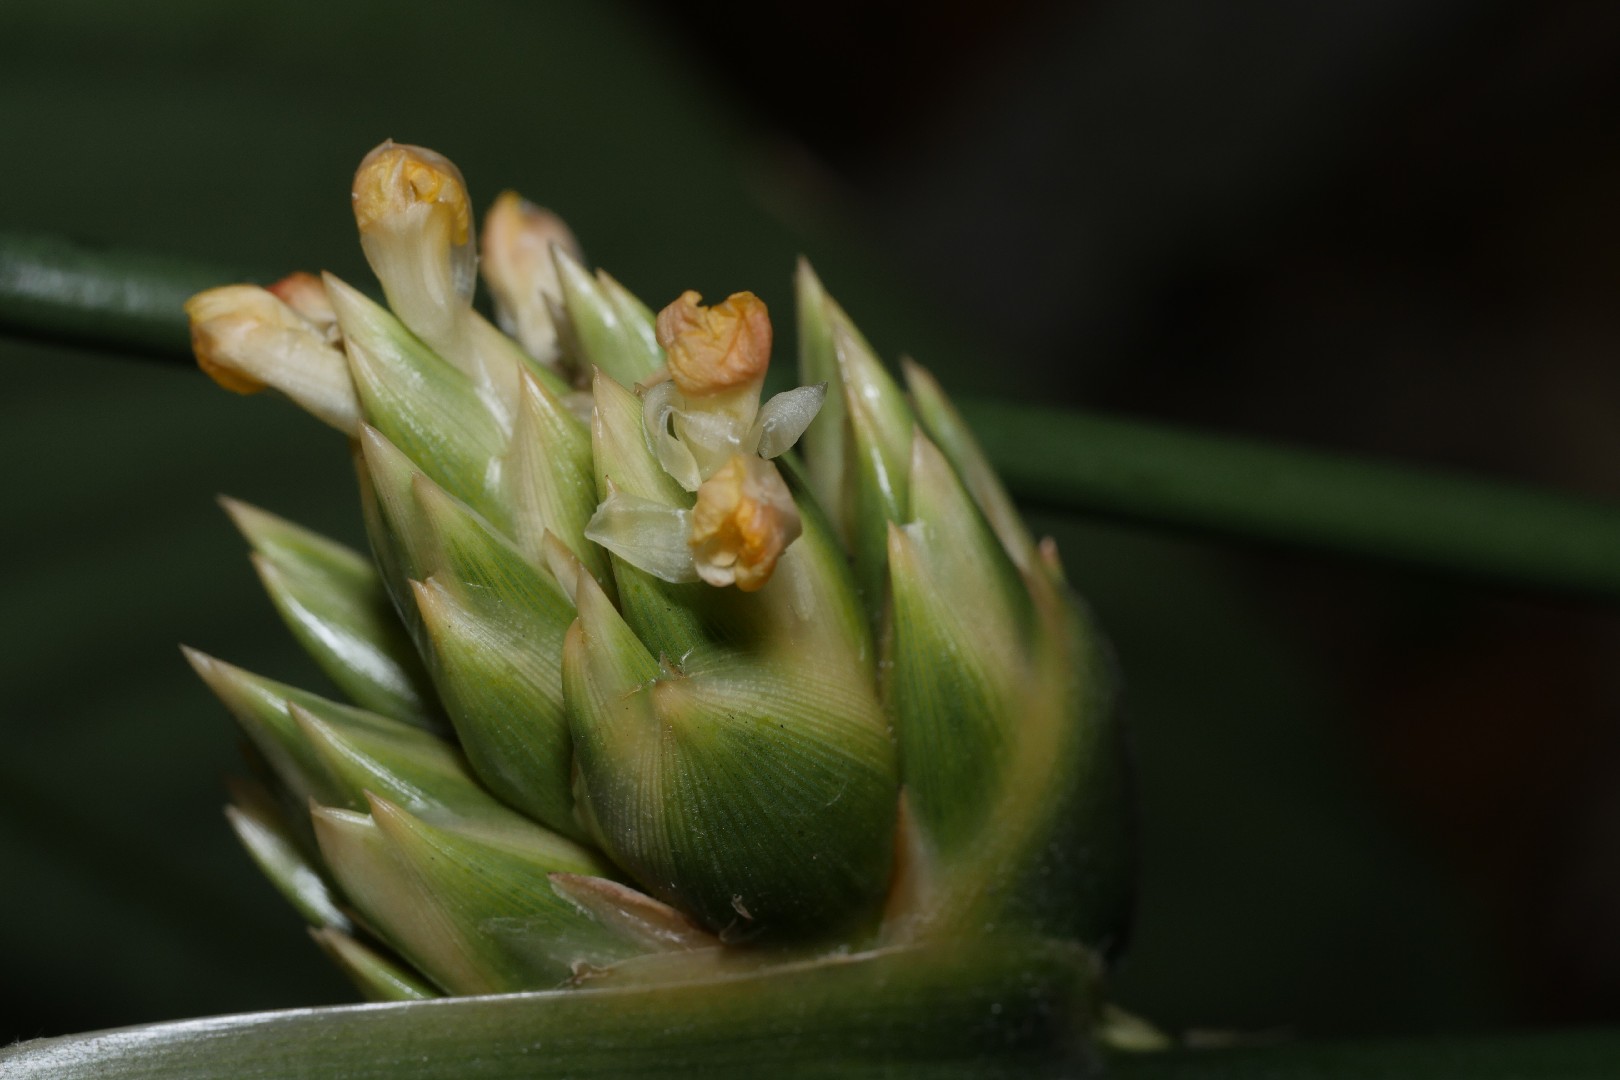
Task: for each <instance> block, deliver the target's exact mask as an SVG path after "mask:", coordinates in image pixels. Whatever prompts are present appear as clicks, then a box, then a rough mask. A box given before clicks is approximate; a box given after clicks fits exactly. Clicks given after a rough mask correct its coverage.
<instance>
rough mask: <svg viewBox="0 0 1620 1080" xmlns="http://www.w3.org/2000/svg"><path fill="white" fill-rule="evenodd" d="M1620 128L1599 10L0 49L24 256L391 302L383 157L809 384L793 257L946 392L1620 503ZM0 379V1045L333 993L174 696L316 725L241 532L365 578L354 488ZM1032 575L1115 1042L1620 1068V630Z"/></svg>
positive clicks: (1307, 565) (1265, 8) (657, 13)
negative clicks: (1116, 931)
mask: <svg viewBox="0 0 1620 1080" xmlns="http://www.w3.org/2000/svg"><path fill="white" fill-rule="evenodd" d="M1617 116H1620V8H1617V7H1615V6H1613V5H1606V4H1602V3H1576V2H1566V0H1551V2H1547V0H1543V2H1529V0H1524V2H1518V3H1480V2H1463V0H1355V2H1351V0H1342V2H1338V3H1320V4H1295V3H1283V2H1269V3H1268V2H1260V0H1253V2H1234V3H1228V4H1206V3H1201V2H1198V0H1112V2H1090V3H1077V4H1062V3H1057V2H1055V0H1002V2H1001V3H998V4H994V5H983V4H974V5H967V4H948V3H947V4H940V3H932V4H924V3H902V2H873V0H868V2H864V3H857V2H855V0H822V2H820V3H814V4H797V5H792V6H788V5H783V6H780V7H776V6H766V5H754V4H747V3H742V2H731V3H709V4H690V5H678V6H677V5H668V4H658V3H654V2H652V0H641V2H620V3H601V2H592V0H570V2H553V3H545V4H522V3H517V2H515V0H511V2H502V0H464V2H461V3H458V4H456V5H453V6H452V5H423V6H418V7H409V8H404V9H401V7H400V6H399V5H389V4H381V3H350V4H332V3H316V2H314V0H281V2H278V3H277V4H275V5H253V6H247V5H240V6H238V5H227V4H219V3H213V2H205V0H165V2H163V3H150V4H144V5H138V6H137V5H127V4H123V3H118V2H115V0H102V2H82V3H56V4H50V5H46V4H36V3H32V2H19V0H11V2H8V3H7V4H6V5H5V6H4V7H3V8H0V155H3V156H0V161H3V162H4V166H5V168H4V175H5V187H4V196H3V198H0V229H30V230H43V231H48V232H54V233H62V234H67V235H71V236H74V237H78V238H82V239H87V240H93V241H102V242H108V243H116V244H124V245H132V246H137V247H143V248H149V249H154V250H163V251H170V252H175V253H179V254H185V255H190V256H195V257H199V258H205V259H209V260H212V261H215V262H218V263H221V264H225V265H228V266H237V267H242V268H246V269H247V270H250V271H253V270H258V269H260V268H264V269H268V270H269V271H271V272H280V271H282V270H290V269H294V268H309V269H317V268H322V267H325V268H329V269H332V270H334V271H335V272H337V273H339V274H341V275H343V276H346V277H349V278H352V279H354V280H357V281H364V280H365V279H366V277H365V272H364V267H363V262H362V261H361V258H360V255H359V251H358V246H357V245H356V244H355V243H354V233H353V223H352V219H351V218H350V217H349V214H348V208H347V187H348V179H349V175H350V173H351V172H352V169H353V166H354V164H355V163H356V162H357V161H358V159H359V157H360V156H361V155H362V154H363V153H364V152H365V151H366V150H367V149H368V148H369V147H370V146H371V145H373V144H374V143H376V142H378V141H380V140H381V139H382V138H384V137H394V138H398V139H401V140H405V141H413V142H420V143H424V144H427V145H431V146H434V147H435V148H437V149H439V150H441V151H443V152H445V153H447V154H449V155H450V156H451V157H452V158H454V159H455V160H456V161H457V162H458V163H459V164H460V165H461V166H462V168H463V170H464V172H465V173H466V175H467V176H468V179H469V182H470V184H471V187H472V189H473V194H474V198H475V201H477V202H478V203H479V204H480V205H483V204H487V202H488V201H489V200H490V199H492V198H493V196H494V195H495V193H496V192H497V191H498V190H499V189H500V188H501V187H504V186H514V187H517V188H519V189H520V190H522V191H523V192H524V193H525V194H526V195H528V196H529V197H531V198H533V199H535V200H536V201H540V202H543V203H546V204H548V205H550V206H552V207H553V208H555V209H557V210H558V211H559V212H561V213H562V214H564V215H565V216H566V217H567V218H568V219H569V221H570V222H571V223H572V224H573V226H574V228H575V230H576V232H577V233H578V234H579V235H580V237H581V238H582V240H583V242H584V244H585V247H586V250H587V253H588V254H589V256H590V257H591V258H592V260H593V261H595V262H597V263H599V264H601V265H603V266H606V267H607V268H609V269H610V270H611V271H612V272H613V273H614V274H615V275H616V276H617V277H619V278H620V279H621V280H623V281H624V282H625V283H626V284H628V285H629V286H630V287H631V288H632V289H634V290H635V291H637V292H638V293H639V294H640V295H642V296H643V297H644V298H645V299H646V300H647V301H648V302H649V303H651V304H653V305H654V306H658V305H660V304H662V303H664V302H665V301H667V300H668V299H669V298H671V297H673V296H674V295H676V293H677V292H679V291H680V290H681V289H683V288H687V287H694V288H698V289H700V290H701V291H703V292H705V293H706V294H711V295H714V294H720V295H723V294H724V293H726V292H729V291H732V290H734V289H740V288H751V289H754V290H755V291H757V292H759V293H760V294H761V295H762V296H764V297H765V299H766V300H767V301H768V302H770V303H771V304H772V306H773V309H774V310H775V311H776V313H777V317H778V320H779V324H780V330H779V335H780V340H782V341H784V342H790V341H791V340H792V338H791V332H790V330H789V329H788V325H787V324H788V323H789V322H790V316H789V314H788V312H789V308H790V304H789V299H790V291H789V274H790V271H791V267H792V260H793V258H794V256H795V255H796V254H798V253H800V252H803V253H806V254H808V255H809V256H810V257H811V258H812V259H813V260H814V261H815V263H816V265H817V267H818V269H819V270H820V271H821V273H822V276H823V278H824V279H825V281H826V282H827V284H828V287H829V288H830V289H831V290H832V291H833V292H834V293H835V294H836V295H838V296H839V297H840V298H841V299H842V300H843V301H844V303H845V305H846V306H847V307H848V308H849V310H850V311H851V313H852V314H853V315H854V316H855V318H856V319H857V320H858V321H859V322H860V323H861V324H862V325H863V327H864V328H865V329H866V330H867V331H868V333H869V335H870V336H871V337H872V338H873V340H874V343H875V344H876V345H877V346H878V347H879V349H880V350H881V351H883V352H884V353H885V354H886V355H888V356H891V357H893V356H896V355H898V354H899V353H901V352H909V353H911V354H913V355H915V356H917V357H918V358H919V359H921V360H922V361H924V362H925V363H927V364H929V365H931V366H933V367H934V368H935V369H936V370H937V371H938V372H939V373H940V374H941V375H942V377H943V379H944V381H945V383H946V385H947V387H948V388H950V389H951V390H952V391H953V392H954V393H957V394H959V395H971V394H979V395H995V396H1000V397H1006V398H1019V399H1026V400H1041V401H1046V402H1067V403H1071V404H1076V405H1085V406H1087V407H1096V408H1105V409H1109V410H1112V411H1116V412H1123V413H1132V414H1137V415H1141V416H1147V417H1152V418H1156V419H1163V420H1172V421H1176V422H1181V423H1186V424H1189V425H1194V426H1198V427H1202V428H1206V429H1213V430H1220V431H1227V432H1233V433H1242V434H1247V435H1258V436H1268V437H1276V438H1280V439H1286V440H1289V441H1293V442H1296V443H1301V444H1308V445H1312V446H1315V447H1320V448H1326V449H1332V450H1339V451H1346V452H1357V453H1372V454H1380V455H1389V456H1395V457H1398V458H1402V459H1405V460H1408V461H1411V462H1413V463H1420V464H1430V465H1441V466H1447V467H1456V468H1462V469H1466V470H1470V471H1474V472H1478V473H1483V474H1486V475H1493V476H1499V477H1503V478H1510V479H1516V480H1523V481H1530V482H1535V483H1541V484H1547V485H1552V486H1556V487H1560V488H1564V489H1569V490H1575V491H1581V492H1586V493H1590V494H1594V495H1599V496H1605V497H1611V498H1612V497H1615V496H1617V495H1620V363H1617V358H1620V309H1617V305H1616V303H1615V298H1616V296H1617V295H1620V196H1617V194H1616V192H1617V191H1620V125H1617V124H1616V122H1615V121H1614V119H1613V118H1614V117H1617ZM785 352H786V350H784V353H785ZM0 379H3V382H0V386H3V387H4V389H3V390H0V460H3V461H4V462H5V463H6V471H5V483H4V487H3V488H0V493H3V494H0V498H3V499H4V503H3V505H4V509H3V510H0V748H3V751H0V999H3V1000H0V1040H3V1039H10V1038H14V1037H31V1036H35V1035H44V1034H58V1033H63V1032H67V1031H71V1030H77V1029H83V1028H89V1027H97V1026H108V1025H115V1024H125V1023H132V1022H137V1021H143V1020H156V1019H164V1018H171V1017H177V1016H181V1015H190V1014H198V1013H213V1012H222V1011H231V1010H239V1009H248V1008H264V1007H278V1006H289V1005H297V1004H309V1003H316V1002H332V1001H342V1000H349V999H350V998H351V996H352V995H351V994H350V993H349V991H348V990H347V988H346V987H345V986H344V985H343V984H342V983H341V981H340V980H339V979H338V978H337V977H336V976H335V975H333V974H331V973H330V972H328V971H327V970H326V968H325V965H324V963H323V961H322V959H321V958H320V957H319V955H318V954H317V952H316V950H315V949H314V947H313V946H312V945H310V944H308V943H307V941H306V940H305V939H304V938H303V934H302V930H301V928H300V926H299V924H298V921H297V918H296V916H294V915H293V913H292V912H291V911H290V910H288V909H285V908H284V906H283V905H282V904H281V903H280V901H279V898H278V897H276V896H275V895H274V894H273V893H272V891H271V889H270V887H269V886H268V885H267V884H265V883H263V882H262V881H259V880H258V879H257V878H256V877H255V875H254V872H253V870H252V868H251V867H250V866H249V864H248V861H247V859H246V857H245V856H244V855H243V854H242V853H241V852H240V851H238V850H237V849H236V848H235V845H234V841H233V840H232V838H231V836H230V834H229V832H228V830H227V828H226V827H225V824H224V821H223V819H222V818H221V816H220V815H219V813H218V807H219V805H220V803H221V801H222V790H221V785H220V776H221V775H222V774H223V773H225V772H228V771H230V770H232V769H233V768H234V767H235V764H234V760H235V739H234V734H233V732H232V730H231V727H230V724H229V721H228V719H227V718H226V716H225V715H224V713H223V710H221V709H219V708H218V707H217V706H216V705H214V704H213V702H212V701H211V700H210V699H209V698H208V696H207V694H206V692H205V691H204V690H203V689H202V687H201V686H200V685H198V684H197V683H196V682H195V680H193V679H192V678H191V677H190V674H189V672H188V671H187V670H186V669H185V667H184V665H183V664H182V662H181V661H180V658H179V656H178V653H177V651H176V650H175V648H174V646H175V644H176V643H177V642H178V641H180V640H185V641H187V642H189V643H191V644H195V645H197V646H199V647H202V648H204V649H207V650H209V651H212V652H216V653H218V654H220V655H222V656H224V657H225V658H226V659H230V660H233V661H236V662H239V663H243V664H246V665H248V666H249V667H251V668H254V669H256V670H260V671H263V672H265V673H266V674H270V675H273V676H277V677H283V678H288V679H292V680H295V681H297V680H303V681H305V682H307V683H309V684H311V685H316V686H318V685H319V684H320V679H319V678H318V676H316V675H315V674H314V673H313V672H312V670H311V668H310V667H309V665H308V663H307V662H306V661H303V660H302V659H301V658H299V657H298V656H296V655H295V652H294V650H293V648H292V646H291V645H290V644H289V643H288V642H287V641H286V640H285V639H284V638H283V637H282V636H281V635H280V633H279V627H278V625H277V623H276V620H275V616H274V614H273V613H272V611H271V610H270V607H269V605H268V603H267V602H266V601H265V600H264V599H263V598H262V597H261V596H260V595H258V593H257V591H256V585H255V582H254V580H253V576H252V573H251V571H250V569H249V568H248V565H247V562H246V559H245V558H244V557H243V553H242V550H241V544H240V542H239V540H238V539H237V538H236V537H235V536H234V534H233V533H232V531H231V529H230V527H229V526H228V524H227V523H226V522H225V520H224V518H223V516H222V515H221V514H219V513H218V512H217V511H216V509H215V508H214V506H213V504H212V502H211V501H210V500H211V497H212V495H213V494H214V493H215V492H218V491H228V492H230V493H232V494H235V495H238V496H241V497H243V498H246V499H248V500H250V501H253V502H258V503H260V504H263V505H266V506H267V507H269V508H271V509H274V510H277V511H279V512H283V513H285V514H287V515H289V516H291V517H294V518H295V519H298V520H301V521H304V522H306V523H308V524H311V525H313V526H316V527H319V528H322V529H324V530H327V531H329V532H332V533H334V534H336V535H339V536H343V537H346V538H348V539H350V540H357V539H358V537H359V525H358V520H357V515H356V514H355V512H354V510H353V505H352V490H351V484H352V481H351V478H350V475H349V471H348V465H347V461H346V456H345V452H344V448H343V446H342V445H341V442H340V440H338V439H337V438H336V437H335V436H334V435H332V433H331V432H329V431H327V430H326V429H325V428H323V427H321V426H319V425H317V424H314V423H313V422H309V421H307V420H306V419H305V418H303V417H301V416H299V415H296V414H295V413H294V411H293V410H292V409H290V408H287V407H285V406H283V405H280V404H279V403H276V402H273V401H269V400H259V399H255V400H242V399H237V398H232V397H229V396H227V395H224V394H222V393H220V392H219V391H217V390H216V389H215V388H213V387H212V386H211V385H209V384H208V383H206V381H205V380H202V379H200V378H198V377H197V376H196V375H195V374H194V373H192V372H190V371H187V370H185V369H182V368H178V367H175V368H166V367H162V366H158V365H154V364H150V363H146V362H140V361H135V360H124V359H115V358H107V357H103V356H92V355H88V354H80V353H76V352H72V351H69V350H64V349H60V348H55V347H49V346H44V345H39V344H24V343H18V342H10V341H0ZM1073 452H1074V453H1075V454H1076V455H1083V454H1084V453H1086V448H1085V447H1083V446H1076V447H1074V449H1073ZM1037 525H1038V526H1039V527H1041V528H1043V529H1045V530H1048V531H1051V532H1053V533H1054V534H1055V535H1057V536H1058V538H1059V540H1060V543H1061V544H1062V546H1063V549H1064V552H1065V558H1066V561H1067V563H1068V565H1069V567H1070V570H1071V575H1072V577H1073V578H1074V579H1075V580H1076V582H1077V584H1078V585H1079V587H1080V588H1081V589H1082V591H1084V592H1085V593H1086V594H1087V595H1088V596H1089V597H1090V598H1091V599H1092V601H1093V602H1094V604H1095V606H1096V608H1097V609H1098V611H1099V614H1100V617H1101V618H1102V620H1103V622H1104V623H1105V625H1106V626H1107V627H1108V629H1109V630H1110V632H1111V633H1112V635H1113V637H1114V639H1115V641H1116V644H1117V646H1118V651H1119V653H1120V656H1121V662H1122V665H1123V667H1124V670H1125V673H1126V677H1127V680H1128V684H1129V691H1130V698H1131V713H1132V720H1133V723H1134V730H1135V736H1136V743H1137V750H1138V759H1139V767H1140V774H1141V786H1142V795H1143V828H1142V835H1143V845H1144V873H1143V880H1142V904H1141V909H1140V919H1139V924H1138V927H1137V936H1136V941H1135V943H1134V946H1133V949H1132V951H1131V953H1130V955H1129V957H1128V959H1127V962H1126V965H1125V967H1124V969H1123V971H1122V972H1121V975H1120V978H1119V982H1118V988H1119V996H1120V998H1121V1000H1122V1001H1123V1002H1124V1003H1125V1004H1126V1005H1127V1006H1129V1007H1131V1008H1133V1009H1136V1010H1138V1011H1141V1012H1143V1013H1145V1014H1147V1015H1149V1016H1151V1017H1153V1018H1155V1019H1158V1020H1160V1021H1162V1022H1164V1023H1166V1024H1168V1025H1171V1026H1175V1027H1183V1026H1188V1025H1195V1026H1202V1027H1228V1028H1244V1029H1251V1030H1273V1029H1280V1030H1286V1031H1291V1032H1298V1033H1304V1034H1310V1035H1343V1034H1384V1033H1395V1032H1403V1033H1404V1032H1427V1031H1440V1030H1445V1031H1468V1030H1477V1029H1482V1028H1487V1027H1496V1026H1503V1025H1509V1026H1516V1027H1523V1026H1531V1025H1542V1024H1573V1023H1587V1022H1596V1023H1608V1024H1617V1023H1620V782H1617V781H1620V722H1617V721H1620V665H1617V663H1616V660H1617V659H1620V622H1617V620H1616V618H1615V613H1614V612H1613V611H1612V610H1611V609H1609V608H1607V607H1604V606H1598V605H1595V604H1594V605H1589V604H1584V603H1581V602H1577V601H1573V600H1567V599H1558V598H1549V597H1537V596H1528V595H1520V594H1515V593H1511V592H1506V591H1503V590H1500V589H1496V588H1491V587H1486V586H1481V585H1476V584H1472V583H1468V582H1454V581H1445V580H1438V579H1434V578H1430V577H1419V576H1415V575H1410V574H1407V573H1403V572H1398V571H1395V570H1392V569H1388V568H1382V567H1369V566H1364V565H1353V564H1348V563H1343V562H1335V561H1328V560H1322V559H1317V558H1314V557H1306V556H1301V555H1296V554H1290V553H1287V552H1277V551H1270V550H1252V549H1243V548H1241V547H1238V546H1234V545H1230V544H1224V543H1223V544H1213V543H1207V542H1203V541H1200V540H1198V539H1196V538H1178V537H1173V536H1167V535H1163V534H1158V533H1151V532H1146V531H1139V530H1135V529H1127V528H1123V527H1118V526H1113V525H1110V524H1107V523H1102V522H1094V521H1087V520H1084V519H1081V518H1066V519H1063V520H1056V519H1044V518H1043V519H1041V520H1039V521H1037Z"/></svg>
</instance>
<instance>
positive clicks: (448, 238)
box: [353, 142, 478, 351]
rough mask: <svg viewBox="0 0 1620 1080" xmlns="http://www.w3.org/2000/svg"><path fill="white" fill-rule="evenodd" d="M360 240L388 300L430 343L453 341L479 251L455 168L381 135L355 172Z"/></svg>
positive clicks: (439, 345)
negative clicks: (377, 145) (381, 142)
mask: <svg viewBox="0 0 1620 1080" xmlns="http://www.w3.org/2000/svg"><path fill="white" fill-rule="evenodd" d="M353 198H354V220H355V223H356V224H358V225H359V226H360V245H361V247H363V248H364V249H365V252H366V260H367V261H368V262H370V263H371V269H372V271H373V272H374V273H375V274H376V275H377V280H379V281H381V282H382V287H383V292H385V293H387V294H388V305H389V307H391V308H393V309H394V314H396V315H398V316H399V319H400V321H401V322H403V323H404V324H405V325H406V326H408V327H410V328H411V330H412V331H414V332H415V333H416V334H417V335H419V336H420V337H422V338H423V339H424V340H425V341H427V343H428V344H429V345H431V346H433V347H434V348H435V349H439V350H441V351H443V350H445V349H446V347H447V345H448V344H449V343H452V342H456V341H459V338H460V325H461V320H462V318H463V317H464V315H465V313H466V312H467V310H468V308H469V305H470V304H471V303H472V294H473V286H474V285H475V283H476V282H475V277H476V269H477V262H478V252H477V248H476V245H474V243H473V235H472V204H471V203H470V202H469V201H468V199H467V185H466V184H465V183H464V182H463V181H462V179H461V172H460V170H458V169H457V168H456V167H455V165H454V164H453V163H452V162H451V161H450V159H449V158H446V157H444V156H443V155H442V154H437V153H434V152H433V151H432V150H427V149H424V148H423V147H420V146H404V145H401V144H396V143H393V142H385V143H383V144H382V145H381V146H379V147H377V148H376V149H375V150H373V151H372V152H371V153H369V154H367V155H366V157H365V160H364V161H362V162H361V163H360V168H359V169H358V170H357V171H356V172H355V174H354V189H353Z"/></svg>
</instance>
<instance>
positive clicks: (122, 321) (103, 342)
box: [0, 232, 241, 360]
mask: <svg viewBox="0 0 1620 1080" xmlns="http://www.w3.org/2000/svg"><path fill="white" fill-rule="evenodd" d="M232 280H241V278H240V276H239V275H236V274H233V273H232V272H231V271H229V270H222V269H220V268H219V267H214V266H207V265H203V264H200V263H197V262H193V261H190V260H187V259H180V258H171V257H167V256H163V255H157V254H150V253H147V252H140V251H128V250H120V249H116V248H100V247H92V246H89V245H85V244H80V243H77V242H75V241H72V240H67V239H64V238H62V237H58V236H44V235H38V234H31V233H6V232H0V332H3V333H6V334H10V335H13V336H17V337H25V338H37V339H42V340H46V341H51V342H55V343H57V344H62V345H79V346H85V347H89V348H95V349H107V350H111V351H116V352H120V353H136V354H139V355H142V356H149V357H154V358H158V359H175V360H179V359H189V357H190V351H189V350H190V341H191V335H190V334H189V333H188V332H187V329H186V317H185V313H184V312H183V311H182V310H181V305H182V304H184V303H185V301H186V298H187V297H188V296H190V295H191V294H192V293H195V292H199V291H201V290H203V289H206V288H208V287H209V286H212V285H220V284H224V283H226V282H229V281H232Z"/></svg>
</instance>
